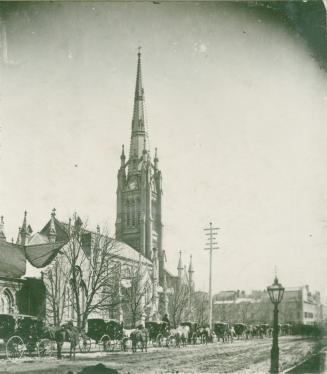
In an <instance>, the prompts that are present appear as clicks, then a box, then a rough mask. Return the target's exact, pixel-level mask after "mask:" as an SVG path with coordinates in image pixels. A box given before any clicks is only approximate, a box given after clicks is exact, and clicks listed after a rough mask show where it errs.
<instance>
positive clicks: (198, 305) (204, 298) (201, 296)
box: [193, 292, 209, 326]
mask: <svg viewBox="0 0 327 374" xmlns="http://www.w3.org/2000/svg"><path fill="white" fill-rule="evenodd" d="M193 297H194V308H193V310H194V319H195V321H196V322H197V323H198V324H199V325H200V326H204V325H206V324H208V323H209V296H208V294H207V293H206V292H195V293H194V296H193Z"/></svg>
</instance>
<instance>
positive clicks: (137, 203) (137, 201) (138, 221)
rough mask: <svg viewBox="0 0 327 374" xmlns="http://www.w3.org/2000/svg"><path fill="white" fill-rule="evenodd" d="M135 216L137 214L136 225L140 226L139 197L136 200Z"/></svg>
mask: <svg viewBox="0 0 327 374" xmlns="http://www.w3.org/2000/svg"><path fill="white" fill-rule="evenodd" d="M136 214H137V223H138V224H140V222H141V201H140V198H139V197H138V198H137V199H136Z"/></svg>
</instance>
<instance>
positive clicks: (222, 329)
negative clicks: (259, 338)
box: [213, 322, 235, 342]
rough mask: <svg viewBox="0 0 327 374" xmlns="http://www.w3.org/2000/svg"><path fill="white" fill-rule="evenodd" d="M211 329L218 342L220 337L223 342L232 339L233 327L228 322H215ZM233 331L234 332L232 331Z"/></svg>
mask: <svg viewBox="0 0 327 374" xmlns="http://www.w3.org/2000/svg"><path fill="white" fill-rule="evenodd" d="M213 330H214V332H215V334H216V336H217V338H218V342H219V341H220V339H222V341H223V342H226V341H229V340H230V341H231V342H232V341H233V329H232V327H231V325H230V324H229V323H228V322H215V323H214V326H213ZM234 333H235V332H234Z"/></svg>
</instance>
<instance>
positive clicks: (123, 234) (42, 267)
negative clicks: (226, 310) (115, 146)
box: [0, 51, 194, 323]
mask: <svg viewBox="0 0 327 374" xmlns="http://www.w3.org/2000/svg"><path fill="white" fill-rule="evenodd" d="M144 100H145V99H144V88H143V83H142V68H141V53H140V51H139V52H138V56H137V72H136V84H135V93H134V108H133V114H132V125H131V137H130V145H129V150H128V154H125V148H124V146H122V151H121V155H120V167H119V170H118V175H117V179H118V180H117V190H116V193H117V211H116V223H115V229H116V235H115V238H114V239H113V238H110V240H111V241H112V242H115V246H116V247H117V248H119V254H118V255H117V256H116V257H115V260H116V261H118V262H119V263H120V265H121V266H119V268H120V269H125V270H126V269H128V268H129V269H131V268H133V267H135V266H136V264H141V265H142V266H143V267H144V268H145V269H146V272H145V273H144V274H145V275H144V278H146V281H145V280H144V281H143V282H146V284H147V285H148V290H147V292H146V293H145V294H144V297H143V298H144V300H143V301H142V303H141V309H142V313H141V316H140V319H141V321H142V322H144V321H146V320H157V319H159V318H160V317H161V316H162V315H163V314H166V313H167V314H168V313H169V307H168V304H169V294H171V293H172V292H173V289H174V286H175V285H176V284H177V283H179V284H180V283H181V282H184V283H187V285H188V287H189V288H190V290H193V289H194V284H193V273H194V270H193V265H192V263H191V262H190V264H189V268H188V271H186V267H183V266H182V262H181V257H180V259H179V263H178V266H177V270H178V275H173V274H172V273H170V272H169V271H168V270H167V269H166V265H165V264H166V261H167V258H166V257H167V252H166V250H165V248H163V244H162V243H163V240H162V238H163V222H162V193H163V191H162V175H161V171H160V169H159V159H158V152H157V149H155V153H154V157H152V155H151V150H150V146H149V134H148V131H147V126H146V121H145V108H144V105H145V104H144ZM126 153H127V152H126ZM90 214H92V212H90ZM75 218H76V219H75V222H74V223H73V224H72V223H71V221H69V222H64V221H62V220H60V219H58V217H57V215H56V212H55V210H54V211H53V212H52V213H51V217H50V220H49V221H48V222H46V223H45V225H44V227H43V228H42V229H41V230H40V231H39V232H36V233H33V230H32V228H31V226H30V225H29V224H28V222H27V213H26V212H25V214H24V219H23V223H22V226H21V228H19V231H18V237H17V241H16V243H15V244H11V245H12V246H15V248H16V247H17V248H18V249H19V251H18V252H19V253H24V254H25V257H26V260H27V261H28V262H29V264H30V265H31V266H32V268H34V269H39V273H40V277H41V278H42V279H43V281H44V283H45V285H46V287H47V290H48V291H49V279H53V274H54V269H56V266H57V265H58V261H60V260H59V259H60V258H63V253H65V251H67V250H69V247H70V245H71V242H72V239H71V238H72V236H71V234H72V232H73V233H76V232H77V229H76V225H79V226H80V227H82V226H83V223H82V222H81V220H80V218H79V217H75ZM2 232H3V224H2ZM78 232H79V234H78V235H79V236H78V238H79V240H80V243H81V250H82V253H83V256H84V257H85V258H86V259H87V261H86V262H87V263H88V264H89V265H85V264H84V265H83V266H79V267H78V268H79V272H80V273H79V274H80V275H79V277H80V278H81V290H80V293H81V295H82V296H83V292H84V291H85V292H86V293H87V290H84V288H85V284H86V282H85V281H84V280H83V279H82V278H83V276H84V277H87V274H89V272H90V270H89V269H90V262H91V259H92V258H93V254H94V253H95V252H94V251H96V250H97V244H96V243H99V242H103V235H102V234H100V232H99V228H97V230H96V231H92V230H89V229H88V228H83V230H81V229H79V231H78ZM99 238H101V240H100V239H99ZM2 243H3V244H4V243H5V240H2ZM6 245H7V244H6ZM1 249H2V245H1V242H0V250H1ZM66 257H67V256H66ZM66 265H67V264H66ZM88 266H89V267H88ZM66 269H67V271H68V272H69V270H68V268H67V266H66ZM125 270H121V274H123V273H124V272H125ZM49 274H50V275H51V277H50V278H49V279H47V275H49ZM83 274H84V275H83ZM21 275H23V274H21ZM61 278H62V279H63V278H64V277H63V276H61ZM125 280H126V279H125ZM69 281H71V279H69ZM127 283H128V282H127ZM127 283H126V282H124V281H123V279H122V275H120V281H119V287H118V291H117V292H118V293H119V295H121V293H122V288H123V291H124V287H125V288H128V285H126V284H127ZM67 287H68V288H67V292H65V296H66V297H67V295H69V287H70V286H69V282H68V283H67ZM83 287H84V288H83ZM83 290H84V291H83ZM70 292H72V290H70ZM48 293H49V292H48ZM57 296H58V295H57ZM82 296H81V300H82V299H83V297H82ZM83 300H84V299H83ZM47 302H48V301H47ZM84 303H85V300H84ZM62 304H63V305H62V308H63V313H62V317H63V319H62V320H61V321H60V322H62V321H64V320H67V319H75V318H76V313H74V309H76V305H75V306H74V303H73V302H71V301H69V300H68V301H67V302H64V301H62ZM149 305H150V307H149ZM83 307H84V306H83V305H81V310H83ZM127 309H128V307H127V306H126V305H125V306H124V305H123V306H122V305H119V306H118V307H117V308H114V309H113V310H108V311H106V313H104V312H103V310H102V311H101V312H99V311H96V310H94V311H93V312H92V313H91V317H92V318H95V317H102V318H116V319H119V320H121V321H122V320H124V321H125V320H126V318H127V316H128V313H129V312H128V310H127ZM47 310H48V308H47ZM48 317H49V316H48ZM53 322H54V323H57V322H58V321H57V322H56V321H53Z"/></svg>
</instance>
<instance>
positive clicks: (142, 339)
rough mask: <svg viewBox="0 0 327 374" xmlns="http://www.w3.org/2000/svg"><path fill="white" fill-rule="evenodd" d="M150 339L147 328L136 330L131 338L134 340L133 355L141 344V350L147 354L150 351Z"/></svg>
mask: <svg viewBox="0 0 327 374" xmlns="http://www.w3.org/2000/svg"><path fill="white" fill-rule="evenodd" d="M148 337H149V332H148V330H147V329H146V328H145V327H143V326H142V327H139V328H137V329H136V330H134V331H132V332H131V335H130V338H131V340H132V351H133V353H135V352H136V349H137V346H138V344H139V343H140V344H141V350H142V352H143V351H144V350H145V352H147V351H148Z"/></svg>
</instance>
